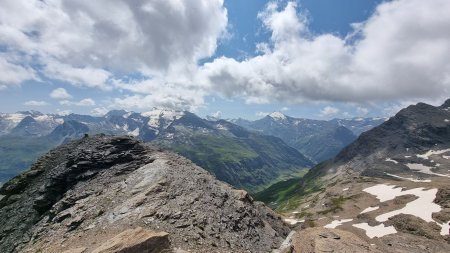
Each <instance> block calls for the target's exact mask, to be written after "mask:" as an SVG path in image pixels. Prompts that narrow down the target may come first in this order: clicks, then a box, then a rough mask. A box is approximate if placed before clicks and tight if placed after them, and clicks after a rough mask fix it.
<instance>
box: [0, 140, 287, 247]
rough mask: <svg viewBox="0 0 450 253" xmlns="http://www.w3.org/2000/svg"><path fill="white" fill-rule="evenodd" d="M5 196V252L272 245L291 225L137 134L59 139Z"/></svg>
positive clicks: (0, 212) (0, 207) (1, 237)
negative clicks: (66, 142) (57, 143)
mask: <svg viewBox="0 0 450 253" xmlns="http://www.w3.org/2000/svg"><path fill="white" fill-rule="evenodd" d="M0 194H1V200H0V217H2V219H1V220H0V248H1V249H2V252H5V253H10V252H50V253H51V252H58V253H60V252H184V251H190V252H270V251H271V250H272V249H275V248H278V247H279V246H280V244H281V243H282V241H283V240H284V238H285V237H286V236H287V235H288V233H289V232H290V229H289V228H288V227H287V225H286V224H285V223H283V221H282V220H281V218H280V217H279V216H278V215H277V214H275V213H274V212H273V211H271V210H270V209H269V208H267V207H266V206H265V205H264V204H262V203H260V202H255V201H253V199H252V198H251V197H250V196H249V195H248V194H247V192H245V191H242V190H236V189H234V188H232V187H231V186H229V185H227V184H225V183H222V182H219V181H217V180H216V179H215V178H214V177H213V176H211V175H210V174H209V173H208V172H206V171H205V170H203V169H202V168H200V167H198V166H196V165H194V164H193V163H192V162H191V161H189V160H187V159H185V158H183V157H181V156H179V155H176V154H174V153H171V152H167V151H164V150H161V149H160V148H157V147H154V146H150V145H146V144H144V143H142V142H140V141H137V140H135V139H133V138H131V137H107V136H95V137H88V138H83V139H81V140H78V141H73V142H70V143H68V144H65V145H63V146H60V147H58V148H56V149H54V150H51V151H50V152H49V153H48V154H46V155H45V156H43V157H41V158H40V159H39V160H38V161H37V162H36V163H35V164H34V165H33V166H32V168H31V169H30V170H29V171H27V172H25V173H23V174H21V175H19V176H17V177H15V178H13V179H12V180H10V181H9V182H7V183H5V184H4V185H3V186H2V188H1V189H0ZM155 249H158V250H157V251H155Z"/></svg>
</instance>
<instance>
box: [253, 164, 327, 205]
mask: <svg viewBox="0 0 450 253" xmlns="http://www.w3.org/2000/svg"><path fill="white" fill-rule="evenodd" d="M324 166H325V163H322V164H319V165H317V166H315V167H314V168H312V169H310V170H309V171H308V173H306V175H305V176H304V177H302V178H293V179H290V180H285V181H281V182H278V183H275V184H273V185H271V186H270V187H268V188H267V189H264V190H262V191H260V192H258V193H256V194H254V198H255V199H256V200H259V201H262V202H264V203H266V204H267V205H269V206H270V207H271V208H274V209H277V210H284V211H285V210H291V209H295V208H297V207H298V206H299V205H300V204H301V203H302V201H303V199H304V197H305V196H307V195H309V194H311V193H313V192H317V191H320V190H322V183H321V176H322V175H323V172H322V170H321V168H323V167H324Z"/></svg>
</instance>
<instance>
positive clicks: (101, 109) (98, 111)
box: [91, 107, 108, 116]
mask: <svg viewBox="0 0 450 253" xmlns="http://www.w3.org/2000/svg"><path fill="white" fill-rule="evenodd" d="M106 113H108V109H106V108H105V107H97V108H94V109H92V110H91V114H92V115H94V116H104V115H105V114H106Z"/></svg>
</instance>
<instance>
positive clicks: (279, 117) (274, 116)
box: [269, 112, 286, 120]
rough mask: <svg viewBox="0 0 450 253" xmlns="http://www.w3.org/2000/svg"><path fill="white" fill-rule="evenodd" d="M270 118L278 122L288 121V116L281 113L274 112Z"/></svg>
mask: <svg viewBox="0 0 450 253" xmlns="http://www.w3.org/2000/svg"><path fill="white" fill-rule="evenodd" d="M269 117H271V118H272V119H276V120H284V119H286V115H284V114H283V113H281V112H272V113H271V114H269Z"/></svg>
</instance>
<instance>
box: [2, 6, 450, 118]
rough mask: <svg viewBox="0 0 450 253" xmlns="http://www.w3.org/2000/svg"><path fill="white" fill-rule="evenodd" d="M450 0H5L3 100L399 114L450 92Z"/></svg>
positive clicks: (75, 106) (222, 111) (218, 111)
mask: <svg viewBox="0 0 450 253" xmlns="http://www.w3.org/2000/svg"><path fill="white" fill-rule="evenodd" d="M448 13H450V1H448V0H427V1H423V0H392V1H381V0H364V1H361V0H340V1H329V0H297V1H294V0H291V1H287V0H286V1H282V0H278V1H266V0H245V1H242V0H136V1H126V0H98V1H91V0H78V1H70V0H2V8H0V73H1V74H0V106H1V107H0V112H15V111H19V110H38V111H42V112H46V113H61V114H64V113H83V114H93V115H102V114H104V113H106V112H107V111H109V110H112V109H125V110H131V111H138V112H143V111H148V110H151V108H153V107H164V108H170V109H177V110H189V111H192V112H194V113H197V114H199V115H200V116H206V115H213V116H216V117H221V118H238V117H242V118H247V119H257V118H261V117H263V116H264V115H267V114H268V113H271V112H274V111H281V112H283V113H285V114H286V115H290V116H294V117H305V118H315V119H331V118H350V117H378V116H383V117H384V116H391V115H393V114H395V113H396V112H397V111H398V110H399V109H401V108H403V107H405V106H407V105H409V104H413V103H417V102H419V101H422V102H426V103H430V104H434V105H438V104H440V103H442V102H443V101H444V100H445V99H447V98H449V97H450V29H448V27H450V15H448Z"/></svg>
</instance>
